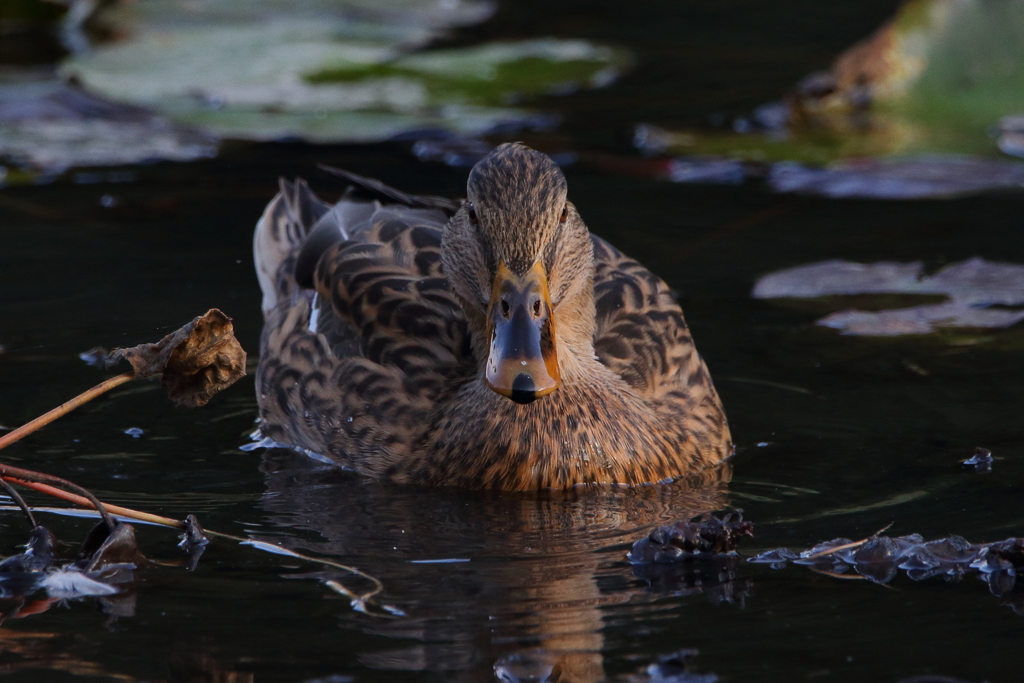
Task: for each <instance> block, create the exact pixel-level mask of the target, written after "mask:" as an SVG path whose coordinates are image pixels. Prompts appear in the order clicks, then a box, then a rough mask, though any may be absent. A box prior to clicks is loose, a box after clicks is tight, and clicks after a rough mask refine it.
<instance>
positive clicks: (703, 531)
mask: <svg viewBox="0 0 1024 683" xmlns="http://www.w3.org/2000/svg"><path fill="white" fill-rule="evenodd" d="M753 536H754V525H753V524H752V523H751V522H745V521H743V513H742V511H736V512H730V513H729V514H727V515H725V516H724V517H722V518H721V519H718V518H717V517H715V516H713V515H702V516H700V517H697V518H695V519H693V520H691V521H688V522H676V523H675V524H673V525H671V526H660V527H658V528H657V529H655V530H654V531H652V532H651V533H650V534H648V535H647V537H646V538H642V539H640V540H639V541H637V542H636V543H634V544H633V548H632V550H630V551H629V553H628V554H627V555H626V559H628V560H629V561H630V562H631V563H632V564H650V563H655V564H659V563H666V562H676V561H679V560H684V559H687V558H693V557H712V556H717V555H727V554H735V552H736V547H737V545H739V542H740V540H741V539H743V538H752V537H753Z"/></svg>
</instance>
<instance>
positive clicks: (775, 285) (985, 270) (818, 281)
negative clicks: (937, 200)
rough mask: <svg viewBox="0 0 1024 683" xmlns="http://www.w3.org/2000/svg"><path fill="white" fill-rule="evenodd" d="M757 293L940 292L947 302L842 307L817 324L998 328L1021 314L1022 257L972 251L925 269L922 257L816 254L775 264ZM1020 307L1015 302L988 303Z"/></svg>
mask: <svg viewBox="0 0 1024 683" xmlns="http://www.w3.org/2000/svg"><path fill="white" fill-rule="evenodd" d="M751 294H752V296H753V297H754V298H755V299H781V298H788V297H793V298H815V297H823V296H836V295H854V294H944V295H946V296H948V297H949V301H948V302H944V303H939V304H927V305H921V306H912V307H909V308H900V309H890V310H882V311H859V310H847V311H840V312H838V313H833V314H831V315H828V316H826V317H824V318H822V319H821V320H818V321H817V323H816V324H817V325H821V326H823V327H831V328H833V329H837V330H840V331H841V332H842V333H843V334H850V335H865V336H895V335H902V334H928V333H931V332H934V331H936V330H937V329H941V328H950V327H989V328H1000V327H1009V326H1011V325H1014V324H1016V323H1017V322H1020V321H1021V320H1024V309H1022V308H1019V307H1021V306H1024V265H1019V264H1013V263H994V262H992V261H986V260H984V259H982V258H972V259H968V260H966V261H960V262H958V263H952V264H950V265H948V266H946V267H944V268H943V269H942V270H940V271H939V272H937V273H935V274H934V275H931V276H926V275H924V264H923V263H922V262H920V261H914V262H912V263H894V262H887V261H881V262H877V263H854V262H852V261H840V260H835V261H821V262H819V263H811V264H807V265H804V266H797V267H795V268H787V269H786V270H780V271H776V272H774V273H769V274H768V275H765V276H763V277H762V278H761V279H759V280H758V281H757V284H756V285H755V286H754V289H753V292H752V293H751ZM994 306H1001V307H1011V306H1013V307H1018V308H993V307H994Z"/></svg>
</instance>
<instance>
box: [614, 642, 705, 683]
mask: <svg viewBox="0 0 1024 683" xmlns="http://www.w3.org/2000/svg"><path fill="white" fill-rule="evenodd" d="M697 654H698V651H697V650H696V649H693V648H686V649H683V650H677V651H676V652H673V653H672V654H668V655H661V656H659V657H658V658H657V659H656V660H655V661H654V662H653V663H652V664H648V665H647V667H646V668H645V669H644V671H643V673H640V674H633V675H630V676H627V677H626V678H625V679H623V680H625V681H626V682H627V683H718V680H719V679H718V676H717V675H716V674H700V673H695V672H694V671H693V670H692V668H691V667H692V664H693V658H694V657H696V656H697Z"/></svg>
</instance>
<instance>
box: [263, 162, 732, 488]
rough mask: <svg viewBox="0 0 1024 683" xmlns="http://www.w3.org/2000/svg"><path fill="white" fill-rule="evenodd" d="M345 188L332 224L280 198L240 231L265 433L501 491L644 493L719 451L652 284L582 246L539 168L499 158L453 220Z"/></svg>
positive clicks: (688, 364)
mask: <svg viewBox="0 0 1024 683" xmlns="http://www.w3.org/2000/svg"><path fill="white" fill-rule="evenodd" d="M352 180H353V182H355V183H357V184H359V185H361V186H362V187H361V189H362V190H363V191H364V192H365V191H367V190H368V191H370V193H371V194H373V195H375V196H376V197H377V199H375V200H373V201H367V200H362V201H360V200H356V199H354V198H353V195H352V194H346V196H345V197H344V198H343V199H342V200H341V201H340V202H339V203H338V204H337V205H335V206H334V207H333V208H331V207H329V206H327V205H326V204H323V203H322V202H320V200H319V199H317V198H316V197H315V196H313V195H312V193H310V192H309V191H308V189H307V188H306V187H305V185H304V183H302V182H301V181H300V182H299V183H297V184H296V185H295V186H291V185H287V184H286V185H285V189H284V191H283V192H282V193H281V194H279V195H278V196H277V197H275V198H274V200H273V201H272V202H271V203H270V205H269V206H268V207H267V210H266V212H265V213H264V215H263V218H262V219H261V220H260V223H259V225H258V226H257V229H256V235H255V255H256V266H257V270H258V272H259V275H260V283H261V285H262V287H263V292H264V302H263V310H264V314H265V316H266V325H265V328H264V332H263V339H262V343H261V350H260V351H261V353H260V367H259V372H258V376H257V384H258V394H259V403H260V414H261V416H262V420H263V422H262V425H261V429H262V431H263V434H264V436H266V437H268V438H270V439H273V440H274V441H277V442H281V443H287V444H291V445H293V446H298V447H302V448H305V449H309V450H311V451H315V452H317V453H321V454H324V455H327V456H329V457H330V458H332V459H333V460H335V461H337V462H339V463H341V464H343V465H346V466H349V467H352V468H354V469H356V470H359V471H361V472H364V473H367V474H371V475H375V476H386V477H389V478H391V479H393V480H395V481H398V482H405V483H417V484H428V485H451V486H462V487H469V488H499V489H508V490H529V489H539V488H548V487H551V488H565V487H568V486H572V485H573V484H578V483H627V484H638V483H644V482H654V481H660V480H664V479H667V478H674V477H678V476H681V475H687V474H691V473H694V472H697V471H700V470H703V469H704V468H707V467H709V466H713V465H717V464H718V463H720V462H721V461H722V460H723V459H725V458H726V457H727V456H728V455H729V454H730V453H731V451H732V444H731V442H730V434H729V428H728V426H727V424H726V421H725V415H724V413H723V412H722V407H721V403H720V402H719V400H718V395H717V393H716V392H715V388H714V386H713V384H712V383H711V378H710V376H709V375H708V371H707V368H706V367H705V365H704V362H703V361H702V360H701V358H700V356H699V355H698V354H697V351H696V349H695V348H694V346H693V340H692V338H691V337H690V332H689V330H688V329H687V327H686V323H685V322H684V321H683V316H682V311H681V310H680V309H679V306H678V305H677V304H676V302H675V300H674V298H673V296H672V294H671V292H670V291H669V289H668V287H667V286H666V285H665V283H664V282H662V281H661V280H660V279H658V278H657V277H655V276H654V275H653V274H651V273H650V272H649V271H648V270H646V269H645V268H644V267H643V266H641V265H640V264H639V263H637V262H636V261H633V260H632V259H629V258H627V257H626V256H624V255H623V254H622V253H620V252H619V251H618V250H616V249H615V248H614V247H612V246H611V245H610V244H608V243H607V242H605V241H604V240H601V239H599V238H597V237H592V236H591V235H590V234H589V232H588V231H587V228H586V226H585V225H584V223H583V220H582V219H581V218H580V216H579V214H578V213H577V212H576V208H575V207H574V206H573V205H572V203H570V202H568V201H567V200H566V182H565V177H564V176H563V175H562V172H561V171H560V170H559V169H558V167H557V166H556V165H555V164H554V163H553V162H552V161H551V159H550V158H548V157H547V156H546V155H544V154H541V153H539V152H535V151H533V150H531V149H529V148H527V147H525V146H523V145H520V144H507V145H502V146H500V147H498V148H497V149H496V150H494V151H493V152H492V153H491V154H490V155H488V156H487V157H486V158H484V159H483V160H482V161H480V162H479V163H478V164H477V165H476V166H475V167H474V168H473V170H472V172H471V173H470V176H469V183H468V201H467V202H466V203H463V204H461V205H458V204H455V203H453V202H449V201H447V200H443V199H438V198H427V197H411V196H408V195H404V194H403V193H400V192H398V191H396V190H393V189H392V188H389V187H387V186H383V185H381V184H380V183H377V182H376V181H369V180H365V179H359V178H357V177H356V178H352ZM381 200H383V202H382V201H381ZM318 219H319V220H318ZM314 223H316V225H315V226H314ZM314 291H315V293H316V296H314Z"/></svg>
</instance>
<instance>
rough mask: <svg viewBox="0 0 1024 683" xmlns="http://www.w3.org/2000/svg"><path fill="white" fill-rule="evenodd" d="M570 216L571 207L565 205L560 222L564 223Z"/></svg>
mask: <svg viewBox="0 0 1024 683" xmlns="http://www.w3.org/2000/svg"><path fill="white" fill-rule="evenodd" d="M568 217H569V207H568V206H563V207H562V215H561V216H560V217H559V218H558V222H559V223H564V222H565V219H566V218H568Z"/></svg>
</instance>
